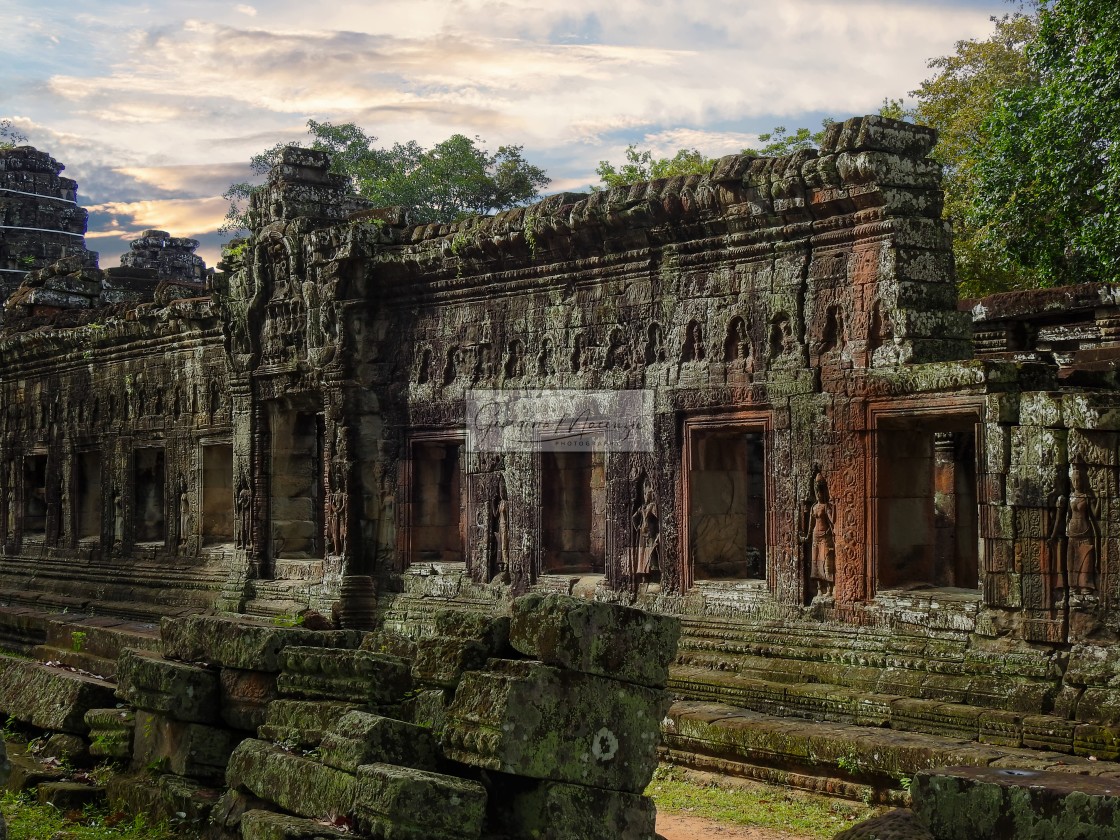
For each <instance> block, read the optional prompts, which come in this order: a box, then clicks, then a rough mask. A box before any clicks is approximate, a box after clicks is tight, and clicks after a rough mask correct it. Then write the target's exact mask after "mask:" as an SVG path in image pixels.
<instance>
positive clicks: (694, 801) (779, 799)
mask: <svg viewBox="0 0 1120 840" xmlns="http://www.w3.org/2000/svg"><path fill="white" fill-rule="evenodd" d="M645 792H646V795H647V796H650V797H652V798H653V801H654V802H655V803H656V804H657V810H658V811H665V812H668V813H688V814H690V815H693V816H698V817H704V818H706V819H710V820H716V821H718V822H722V823H728V824H733V825H747V826H759V827H763V828H770V829H775V830H777V831H784V832H790V833H796V834H799V835H807V836H810V837H820V838H827V837H833V836H834V835H835V834H837V832H840V831H843V830H844V829H846V828H849V827H850V826H852V825H854V824H855V823H857V822H861V821H862V820H865V819H867V818H868V817H871V816H874V815H875V811H874V810H872V809H870V808H868V807H867V806H860V805H856V804H855V803H852V802H847V801H843V800H838V799H831V798H829V797H825V796H819V795H816V794H811V793H801V792H798V791H792V790H786V789H783V788H777V787H770V786H767V785H760V784H752V783H749V782H742V783H735V782H728V781H727V780H725V779H718V778H716V777H712V776H706V775H703V774H697V773H690V772H687V771H685V770H682V769H681V768H678V767H672V766H669V765H661V766H660V767H659V768H658V769H657V772H656V773H654V776H653V781H652V782H650V784H649V787H647V788H646V791H645Z"/></svg>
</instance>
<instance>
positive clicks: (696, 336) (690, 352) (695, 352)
mask: <svg viewBox="0 0 1120 840" xmlns="http://www.w3.org/2000/svg"><path fill="white" fill-rule="evenodd" d="M705 355H706V354H705V351H704V330H703V328H702V327H701V326H700V322H699V321H696V320H692V321H689V322H688V327H687V328H686V329H685V336H684V346H683V347H682V348H681V362H682V363H687V362H702V361H704V356H705Z"/></svg>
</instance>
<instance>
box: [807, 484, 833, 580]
mask: <svg viewBox="0 0 1120 840" xmlns="http://www.w3.org/2000/svg"><path fill="white" fill-rule="evenodd" d="M804 507H805V513H804V518H803V520H804V521H803V530H802V535H801V539H802V542H803V543H805V545H806V548H807V552H806V553H807V554H808V557H809V580H810V581H812V582H813V583H815V584H816V590H817V591H816V596H817V597H825V598H831V597H832V592H833V587H834V586H835V583H836V509H835V507H834V506H833V504H832V501H831V499H830V498H829V493H828V482H827V481H826V480H825V478H824V476H823V475H822V474H821V472H820V468H819V467H818V468H816V470H815V471H814V473H813V497H812V499H810V500H807V501H806V502H805V505H804Z"/></svg>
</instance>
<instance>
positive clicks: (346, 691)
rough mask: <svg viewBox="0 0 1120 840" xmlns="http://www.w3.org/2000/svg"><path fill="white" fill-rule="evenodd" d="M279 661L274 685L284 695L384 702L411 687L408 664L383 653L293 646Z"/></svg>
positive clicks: (397, 699) (395, 699) (394, 700)
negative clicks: (279, 669) (280, 661)
mask: <svg viewBox="0 0 1120 840" xmlns="http://www.w3.org/2000/svg"><path fill="white" fill-rule="evenodd" d="M281 660H282V663H283V672H282V673H281V674H280V676H279V677H278V678H277V681H276V687H277V690H278V691H279V692H280V694H281V695H282V696H284V697H299V698H304V699H319V698H322V699H326V700H343V701H350V702H354V703H363V704H369V705H386V704H390V703H397V702H400V701H401V700H403V699H404V697H405V695H406V694H407V693H408V692H409V691H410V690H411V689H412V675H411V670H410V668H409V664H408V663H407V662H405V661H404V660H403V659H399V658H397V657H395V656H390V655H388V654H385V653H374V652H372V651H368V650H341V649H330V648H318V647H298V646H293V647H290V648H288V649H286V650H285V651H284V654H283V656H282V657H281Z"/></svg>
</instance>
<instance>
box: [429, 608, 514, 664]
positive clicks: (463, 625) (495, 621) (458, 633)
mask: <svg viewBox="0 0 1120 840" xmlns="http://www.w3.org/2000/svg"><path fill="white" fill-rule="evenodd" d="M509 625H510V618H509V616H507V615H487V614H486V613H481V612H473V611H470V610H436V612H435V613H434V614H433V615H432V626H433V628H434V631H435V632H434V635H436V636H447V637H450V638H453V639H468V640H471V641H476V642H481V643H482V644H483V645H485V646H486V647H487V649H488V650H489V651H490V655H491V656H501V655H502V653H504V652H505V649H506V648H507V647H508V646H509Z"/></svg>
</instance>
